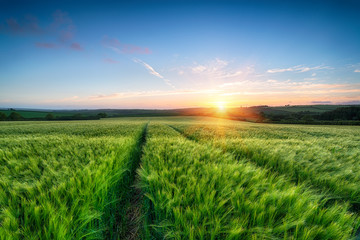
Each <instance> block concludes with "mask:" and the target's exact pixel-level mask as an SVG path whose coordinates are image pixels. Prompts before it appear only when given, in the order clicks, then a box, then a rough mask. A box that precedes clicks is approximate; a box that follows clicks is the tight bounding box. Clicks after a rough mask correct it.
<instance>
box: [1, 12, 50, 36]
mask: <svg viewBox="0 0 360 240" xmlns="http://www.w3.org/2000/svg"><path fill="white" fill-rule="evenodd" d="M5 22H6V23H5V24H3V26H2V28H1V31H2V32H5V33H9V34H15V35H32V34H40V33H43V32H44V30H43V29H41V27H40V26H39V24H38V20H37V18H36V17H34V16H31V15H26V16H25V18H24V19H23V20H20V21H18V20H17V19H15V18H9V19H6V21H5Z"/></svg>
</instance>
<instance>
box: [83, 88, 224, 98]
mask: <svg viewBox="0 0 360 240" xmlns="http://www.w3.org/2000/svg"><path fill="white" fill-rule="evenodd" d="M217 92H219V90H216V89H203V90H191V89H190V90H187V89H183V90H171V91H131V92H119V93H111V94H99V95H94V96H90V97H88V99H90V100H103V99H123V98H133V97H157V96H174V95H190V94H213V93H217Z"/></svg>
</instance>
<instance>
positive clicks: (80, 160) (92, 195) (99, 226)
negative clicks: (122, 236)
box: [0, 121, 144, 239]
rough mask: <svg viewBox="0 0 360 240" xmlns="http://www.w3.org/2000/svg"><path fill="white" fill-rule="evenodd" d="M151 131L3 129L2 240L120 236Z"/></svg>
mask: <svg viewBox="0 0 360 240" xmlns="http://www.w3.org/2000/svg"><path fill="white" fill-rule="evenodd" d="M143 125H144V123H142V122H137V123H130V122H126V121H122V122H115V121H113V122H106V123H104V125H100V126H99V125H98V124H97V123H95V122H94V123H89V122H86V123H85V124H83V123H82V122H78V123H72V124H67V125H66V127H65V128H63V127H64V126H63V125H62V124H59V123H57V124H56V123H55V124H44V125H42V124H37V123H36V124H33V125H32V124H28V125H27V124H25V125H11V124H8V125H5V127H3V128H1V132H2V135H1V138H0V146H1V148H0V149H1V150H0V162H1V164H0V172H1V175H0V207H1V212H0V223H1V228H0V239H83V238H86V239H103V238H114V237H116V235H117V234H118V230H117V229H118V228H120V229H121V228H122V226H118V221H119V219H120V220H121V219H122V218H124V217H125V216H122V214H124V211H123V210H122V208H121V206H119V203H121V202H124V199H126V195H127V190H128V188H129V187H128V186H129V182H128V179H129V172H130V171H129V170H130V169H131V168H132V160H133V158H134V154H135V155H136V154H138V153H137V152H138V141H139V140H140V138H141V135H142V134H141V133H142V131H143V130H142V129H143V127H142V126H143ZM39 126H41V127H39ZM38 127H39V128H38ZM54 129H57V130H56V131H54ZM59 129H62V130H63V131H61V130H59ZM71 130H72V131H71ZM27 131H30V132H31V133H24V132H27ZM43 131H44V132H48V134H45V135H43V133H42V132H43Z"/></svg>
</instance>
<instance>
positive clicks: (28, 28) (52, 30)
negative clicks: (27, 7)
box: [0, 10, 83, 51]
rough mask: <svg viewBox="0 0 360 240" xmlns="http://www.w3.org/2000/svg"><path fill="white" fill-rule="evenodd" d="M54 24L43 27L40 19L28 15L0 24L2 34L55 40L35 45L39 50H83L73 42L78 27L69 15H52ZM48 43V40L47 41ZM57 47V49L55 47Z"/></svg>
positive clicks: (64, 13) (60, 12)
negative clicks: (62, 48)
mask: <svg viewBox="0 0 360 240" xmlns="http://www.w3.org/2000/svg"><path fill="white" fill-rule="evenodd" d="M52 18H53V20H52V22H51V23H50V24H48V25H45V26H44V25H43V26H41V25H40V24H39V21H38V19H37V18H36V17H35V16H32V15H26V16H25V17H24V18H23V19H20V20H18V19H15V18H8V19H6V20H5V24H0V26H2V27H1V28H0V33H3V34H10V35H14V36H23V37H25V36H36V37H37V38H41V39H43V38H44V36H45V37H46V38H47V39H48V38H49V37H50V38H53V41H52V42H46V43H42V41H41V40H40V41H39V42H37V43H35V46H36V47H38V48H48V49H52V48H57V47H59V48H60V47H64V48H67V47H69V48H70V49H72V50H77V51H79V50H83V48H82V47H81V46H80V44H79V43H77V42H72V41H73V38H74V35H75V31H76V27H75V25H74V23H73V21H72V19H71V18H70V17H69V15H68V13H66V12H64V11H61V10H56V11H55V12H54V13H53V14H52ZM46 41H48V40H46ZM55 46H56V47H55Z"/></svg>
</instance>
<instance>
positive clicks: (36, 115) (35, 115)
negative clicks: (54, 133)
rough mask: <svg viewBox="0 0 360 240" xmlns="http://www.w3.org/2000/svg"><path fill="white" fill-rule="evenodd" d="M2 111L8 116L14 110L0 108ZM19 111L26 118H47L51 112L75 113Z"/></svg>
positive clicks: (60, 114)
mask: <svg viewBox="0 0 360 240" xmlns="http://www.w3.org/2000/svg"><path fill="white" fill-rule="evenodd" d="M0 112H3V113H5V114H6V115H7V116H9V115H10V114H11V113H12V112H14V111H11V110H0ZM16 112H17V113H19V114H20V115H21V116H22V117H24V118H45V116H46V115H47V114H49V113H51V114H53V115H54V116H55V117H56V116H71V115H73V114H71V113H66V112H45V111H44V112H43V111H24V110H16Z"/></svg>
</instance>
